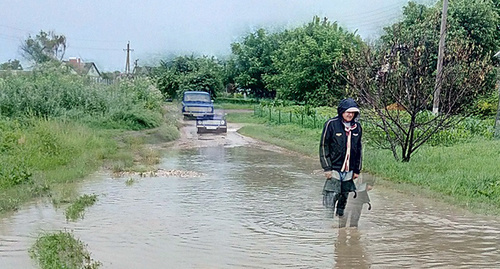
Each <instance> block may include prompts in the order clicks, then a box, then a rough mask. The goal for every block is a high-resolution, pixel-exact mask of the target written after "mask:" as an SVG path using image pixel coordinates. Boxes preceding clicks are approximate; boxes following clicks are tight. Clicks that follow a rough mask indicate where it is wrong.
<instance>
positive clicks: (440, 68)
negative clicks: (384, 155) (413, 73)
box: [432, 0, 448, 115]
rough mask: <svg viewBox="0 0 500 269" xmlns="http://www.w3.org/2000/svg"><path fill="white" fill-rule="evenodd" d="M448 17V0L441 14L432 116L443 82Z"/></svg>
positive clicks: (445, 1) (435, 112) (436, 111)
mask: <svg viewBox="0 0 500 269" xmlns="http://www.w3.org/2000/svg"><path fill="white" fill-rule="evenodd" d="M447 16H448V0H443V12H442V13H441V32H440V38H439V52H438V62H437V70H436V83H435V86H434V103H433V106H432V114H434V115H437V114H438V113H439V95H440V94H441V85H442V82H443V58H444V41H445V37H446V17H447Z"/></svg>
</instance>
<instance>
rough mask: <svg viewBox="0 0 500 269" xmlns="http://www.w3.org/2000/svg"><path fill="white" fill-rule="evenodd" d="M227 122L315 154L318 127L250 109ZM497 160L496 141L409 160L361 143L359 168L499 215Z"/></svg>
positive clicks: (424, 152)
mask: <svg viewBox="0 0 500 269" xmlns="http://www.w3.org/2000/svg"><path fill="white" fill-rule="evenodd" d="M228 121H229V122H235V123H245V126H244V127H242V128H241V129H240V130H239V132H240V133H241V134H243V135H246V136H250V137H252V138H255V139H259V140H262V141H265V142H268V143H271V144H275V145H278V146H281V147H284V148H286V149H289V150H293V151H296V152H299V153H301V154H304V155H307V156H310V157H312V158H317V156H318V149H319V138H320V136H321V130H314V129H306V128H301V127H299V126H296V125H273V124H269V123H267V122H266V120H265V119H263V118H259V117H254V116H253V114H252V113H238V112H234V113H230V114H229V115H228ZM366 135H369V134H365V136H366ZM499 163H500V141H498V140H496V141H495V140H493V141H492V140H487V141H477V140H476V141H472V142H469V143H464V144H458V145H454V146H449V147H430V146H429V147H422V148H421V149H420V150H419V151H418V152H417V153H415V155H414V156H413V157H412V160H411V161H410V162H408V163H402V162H397V161H395V160H394V158H393V157H392V153H391V152H390V151H387V150H380V149H375V148H370V147H366V146H365V148H364V156H363V172H367V173H370V174H373V175H375V176H377V177H378V178H381V179H382V180H380V181H379V182H382V183H383V184H386V185H388V186H390V187H392V188H395V189H398V190H401V191H405V192H408V193H412V195H421V196H425V197H429V198H432V199H440V200H444V201H446V202H448V203H453V204H457V205H459V206H460V207H463V208H467V209H469V210H471V211H473V212H476V213H482V214H491V215H500V170H498V164H499ZM318 168H319V163H318Z"/></svg>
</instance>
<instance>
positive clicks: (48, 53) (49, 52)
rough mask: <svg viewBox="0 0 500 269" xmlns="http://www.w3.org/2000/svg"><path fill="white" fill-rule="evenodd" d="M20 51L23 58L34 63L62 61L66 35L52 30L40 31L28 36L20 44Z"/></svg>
mask: <svg viewBox="0 0 500 269" xmlns="http://www.w3.org/2000/svg"><path fill="white" fill-rule="evenodd" d="M21 51H22V55H23V57H24V58H25V59H27V60H29V61H32V62H33V63H35V64H40V63H44V62H48V61H54V60H56V61H62V59H63V57H64V53H65V52H66V37H65V36H64V35H56V34H55V33H54V32H53V31H49V32H44V31H40V33H39V34H37V35H36V36H35V37H32V36H31V35H29V36H28V38H27V39H26V40H25V41H24V42H23V43H22V44H21Z"/></svg>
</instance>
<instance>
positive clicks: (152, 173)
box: [114, 168, 203, 178]
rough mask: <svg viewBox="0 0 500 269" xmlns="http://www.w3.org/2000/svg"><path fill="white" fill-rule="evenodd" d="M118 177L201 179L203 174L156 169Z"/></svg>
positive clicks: (120, 173) (121, 173) (124, 173)
mask: <svg viewBox="0 0 500 269" xmlns="http://www.w3.org/2000/svg"><path fill="white" fill-rule="evenodd" d="M114 175H115V176H116V177H129V176H138V177H181V178H191V177H200V176H203V174H202V173H198V172H195V171H184V170H175V169H171V170H165V169H162V168H159V169H156V170H154V171H146V172H118V173H115V174H114Z"/></svg>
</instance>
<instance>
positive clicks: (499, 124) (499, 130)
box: [494, 83, 500, 139]
mask: <svg viewBox="0 0 500 269" xmlns="http://www.w3.org/2000/svg"><path fill="white" fill-rule="evenodd" d="M497 89H498V108H497V118H496V119H495V134H494V135H495V138H497V139H500V83H497Z"/></svg>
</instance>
